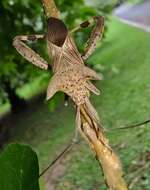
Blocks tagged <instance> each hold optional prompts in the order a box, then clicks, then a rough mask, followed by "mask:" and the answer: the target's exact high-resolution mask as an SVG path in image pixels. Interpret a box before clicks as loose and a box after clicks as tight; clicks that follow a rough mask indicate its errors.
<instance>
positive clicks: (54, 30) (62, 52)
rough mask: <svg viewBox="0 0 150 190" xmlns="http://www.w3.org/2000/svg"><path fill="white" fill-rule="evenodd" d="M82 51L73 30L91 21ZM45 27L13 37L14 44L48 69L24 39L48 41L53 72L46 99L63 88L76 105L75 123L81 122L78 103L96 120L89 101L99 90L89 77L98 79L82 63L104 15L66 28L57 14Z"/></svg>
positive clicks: (90, 49)
mask: <svg viewBox="0 0 150 190" xmlns="http://www.w3.org/2000/svg"><path fill="white" fill-rule="evenodd" d="M93 22H95V26H94V28H93V30H92V32H91V35H90V38H89V40H88V42H87V45H86V48H85V51H84V54H82V55H81V54H80V53H79V51H78V49H77V46H76V44H75V42H74V40H73V37H72V34H73V33H74V32H76V31H78V30H80V29H82V28H86V27H89V26H92V25H93ZM47 24H48V30H47V33H46V34H44V35H21V36H17V37H15V38H14V41H13V46H14V47H15V48H16V49H17V51H18V52H19V53H20V54H21V55H22V56H23V57H24V58H25V59H27V60H28V61H29V62H31V63H32V64H34V65H36V66H37V67H39V68H41V69H44V70H47V69H48V63H47V62H46V61H45V60H44V59H43V58H42V57H41V56H40V55H39V54H37V53H36V52H35V51H34V50H32V49H31V48H30V47H28V46H27V45H26V44H25V42H26V41H35V40H38V39H43V40H45V41H46V42H47V49H48V55H49V56H50V58H51V59H52V62H53V64H52V69H53V72H54V76H53V77H52V78H51V80H50V83H49V85H48V89H47V99H50V98H51V97H52V96H53V95H54V94H55V93H56V92H57V91H62V92H64V93H65V94H67V95H68V96H70V97H71V98H72V99H73V101H74V102H75V104H76V105H77V116H76V125H77V127H79V125H81V121H80V105H83V104H84V105H85V109H86V110H87V112H88V113H89V114H90V115H91V117H92V118H93V119H94V120H95V122H97V121H99V118H98V114H97V112H96V110H95V109H94V107H93V106H92V104H91V103H90V101H89V96H90V91H91V92H93V93H95V94H96V95H99V93H100V92H99V90H98V89H97V88H96V87H95V86H94V85H93V84H92V83H91V82H90V80H100V76H99V75H98V74H96V72H95V71H94V70H92V69H91V68H89V67H87V66H85V64H84V61H85V60H86V59H87V58H88V57H89V56H90V55H91V54H92V53H93V51H94V50H95V46H96V42H97V41H98V39H99V38H101V37H102V33H103V29H104V18H103V17H102V16H95V17H92V18H91V19H90V20H87V21H85V22H83V23H81V24H80V25H79V27H76V28H75V29H73V30H71V31H68V29H67V27H66V25H65V24H64V22H63V21H62V20H60V19H58V18H54V17H50V18H49V19H48V20H47Z"/></svg>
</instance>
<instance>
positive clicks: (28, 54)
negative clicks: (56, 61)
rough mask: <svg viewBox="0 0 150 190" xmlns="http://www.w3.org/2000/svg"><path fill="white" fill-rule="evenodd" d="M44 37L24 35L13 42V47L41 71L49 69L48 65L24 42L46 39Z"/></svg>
mask: <svg viewBox="0 0 150 190" xmlns="http://www.w3.org/2000/svg"><path fill="white" fill-rule="evenodd" d="M44 37H45V36H44V35H22V36H16V37H15V38H14V40H13V46H14V47H15V48H16V50H17V51H18V52H19V53H20V54H21V55H22V56H23V57H24V58H25V59H27V60H28V61H29V62H31V63H32V64H34V65H36V66H37V67H39V68H41V69H45V70H47V69H48V63H47V62H46V61H45V60H44V59H43V58H42V57H41V56H40V55H39V54H38V53H36V52H35V51H34V50H32V49H31V48H30V47H29V46H27V45H26V44H25V43H24V42H26V41H35V40H37V39H44Z"/></svg>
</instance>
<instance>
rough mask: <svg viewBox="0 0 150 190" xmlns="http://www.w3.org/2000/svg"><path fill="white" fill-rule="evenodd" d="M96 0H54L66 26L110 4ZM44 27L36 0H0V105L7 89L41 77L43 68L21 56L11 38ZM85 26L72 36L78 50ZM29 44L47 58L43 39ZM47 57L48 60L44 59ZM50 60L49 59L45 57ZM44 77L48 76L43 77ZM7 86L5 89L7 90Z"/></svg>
mask: <svg viewBox="0 0 150 190" xmlns="http://www.w3.org/2000/svg"><path fill="white" fill-rule="evenodd" d="M98 2H99V1H95V3H93V4H92V5H91V4H88V3H86V2H85V1H84V0H76V1H68V0H56V4H57V6H58V7H59V9H60V11H61V13H62V14H61V16H62V19H63V20H64V21H65V22H66V24H67V26H68V28H73V27H75V26H76V25H78V24H79V23H81V22H82V21H83V20H86V19H88V18H89V17H91V16H93V15H97V14H102V13H103V12H105V13H106V12H107V13H109V12H110V10H111V9H112V8H113V6H111V8H110V4H109V8H108V6H103V8H100V6H101V5H100V4H99V3H98ZM45 31H46V22H45V19H44V14H43V10H42V6H41V2H40V0H32V1H31V0H26V1H23V0H22V1H20V0H1V1H0V44H1V53H0V105H1V104H3V103H4V102H5V101H7V100H8V98H9V93H10V89H11V90H12V91H14V93H16V89H18V88H20V87H22V86H23V85H25V84H30V82H31V81H33V80H36V78H38V77H41V76H42V75H43V72H44V71H41V70H40V69H38V68H36V67H34V66H33V65H31V64H28V62H27V61H26V60H25V59H24V58H22V57H21V56H20V55H19V54H18V53H17V52H16V50H15V49H14V48H13V47H12V41H13V38H14V37H15V36H16V35H23V34H41V33H43V32H45ZM88 35H89V30H85V31H84V32H83V31H82V32H78V33H77V35H76V36H75V38H76V41H77V43H78V47H79V49H80V50H83V47H84V46H83V44H84V42H85V41H86V40H87V39H88ZM29 45H30V46H31V47H32V48H33V49H35V50H36V51H37V50H38V51H37V52H40V54H41V55H42V56H43V57H44V58H45V59H47V54H46V53H45V52H46V51H45V43H42V42H41V41H40V42H38V43H32V44H30V43H29ZM48 61H49V60H48ZM49 62H50V61H49ZM44 79H45V80H48V77H44ZM8 86H9V91H8Z"/></svg>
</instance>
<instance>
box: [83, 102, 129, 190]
mask: <svg viewBox="0 0 150 190" xmlns="http://www.w3.org/2000/svg"><path fill="white" fill-rule="evenodd" d="M81 120H82V126H81V128H80V133H81V135H82V136H83V137H84V138H85V139H86V141H87V142H88V143H89V145H90V147H91V148H92V150H93V151H94V152H95V154H96V158H97V159H98V161H99V162H100V163H101V166H102V168H103V172H104V176H105V179H106V184H107V186H108V188H109V189H112V190H127V186H126V183H125V181H124V179H123V177H122V176H123V172H122V167H121V164H120V160H119V159H118V157H117V156H116V154H115V153H114V152H113V150H112V149H111V148H110V146H109V143H108V140H107V139H106V138H105V137H104V134H103V130H101V129H99V127H98V126H97V124H96V123H95V121H92V118H91V117H90V116H89V115H88V114H87V113H86V111H85V110H84V106H82V107H81ZM89 120H91V122H89ZM91 123H93V124H94V125H95V127H93V126H90V124H91Z"/></svg>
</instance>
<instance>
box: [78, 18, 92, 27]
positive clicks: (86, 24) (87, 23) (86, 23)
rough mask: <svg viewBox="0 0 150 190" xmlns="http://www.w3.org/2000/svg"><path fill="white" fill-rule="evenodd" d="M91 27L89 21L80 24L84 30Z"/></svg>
mask: <svg viewBox="0 0 150 190" xmlns="http://www.w3.org/2000/svg"><path fill="white" fill-rule="evenodd" d="M89 25H90V22H89V21H88V20H87V21H85V22H83V23H81V24H80V26H81V27H82V28H86V27H88V26H89Z"/></svg>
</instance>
